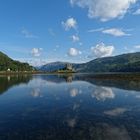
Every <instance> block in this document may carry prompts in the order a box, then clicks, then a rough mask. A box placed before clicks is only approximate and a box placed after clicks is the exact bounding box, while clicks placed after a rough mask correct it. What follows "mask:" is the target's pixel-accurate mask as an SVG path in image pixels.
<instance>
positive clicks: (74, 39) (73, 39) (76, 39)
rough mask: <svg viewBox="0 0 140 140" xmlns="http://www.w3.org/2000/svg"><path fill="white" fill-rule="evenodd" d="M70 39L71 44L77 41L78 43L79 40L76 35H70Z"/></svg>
mask: <svg viewBox="0 0 140 140" xmlns="http://www.w3.org/2000/svg"><path fill="white" fill-rule="evenodd" d="M71 38H72V41H73V42H78V41H80V38H79V36H77V35H72V36H71Z"/></svg>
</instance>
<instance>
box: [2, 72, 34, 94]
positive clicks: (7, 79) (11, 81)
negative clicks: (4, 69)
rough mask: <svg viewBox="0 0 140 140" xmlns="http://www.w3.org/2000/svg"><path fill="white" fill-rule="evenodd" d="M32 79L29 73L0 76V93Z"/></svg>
mask: <svg viewBox="0 0 140 140" xmlns="http://www.w3.org/2000/svg"><path fill="white" fill-rule="evenodd" d="M31 79H32V76H31V75H14V76H12V75H8V76H0V94H3V93H4V92H6V91H7V90H8V89H9V88H11V87H12V86H15V85H19V84H27V83H28V82H29V81H30V80H31Z"/></svg>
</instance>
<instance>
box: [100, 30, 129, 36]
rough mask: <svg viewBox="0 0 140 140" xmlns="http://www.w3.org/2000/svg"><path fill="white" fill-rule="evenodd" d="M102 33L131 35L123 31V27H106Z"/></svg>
mask: <svg viewBox="0 0 140 140" xmlns="http://www.w3.org/2000/svg"><path fill="white" fill-rule="evenodd" d="M102 33H104V34H109V35H113V36H117V37H120V36H129V35H130V34H127V33H125V32H124V31H122V29H117V28H111V29H106V30H103V31H102Z"/></svg>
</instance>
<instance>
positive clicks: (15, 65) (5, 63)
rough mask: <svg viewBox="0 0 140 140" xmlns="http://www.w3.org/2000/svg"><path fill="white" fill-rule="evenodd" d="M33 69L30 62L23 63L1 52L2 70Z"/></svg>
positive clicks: (0, 67)
mask: <svg viewBox="0 0 140 140" xmlns="http://www.w3.org/2000/svg"><path fill="white" fill-rule="evenodd" d="M8 69H10V70H11V71H31V70H33V67H32V66H30V65H29V64H28V63H21V62H19V61H15V60H13V59H11V58H9V57H8V56H7V55H5V54H4V53H2V52H0V71H7V70H8Z"/></svg>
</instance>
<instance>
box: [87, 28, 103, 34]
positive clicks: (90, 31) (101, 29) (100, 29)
mask: <svg viewBox="0 0 140 140" xmlns="http://www.w3.org/2000/svg"><path fill="white" fill-rule="evenodd" d="M103 30H104V28H99V29H92V30H88V32H89V33H94V32H100V31H103Z"/></svg>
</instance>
